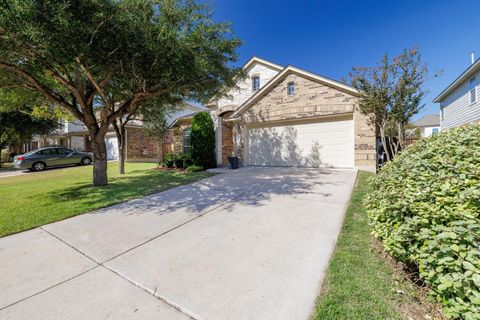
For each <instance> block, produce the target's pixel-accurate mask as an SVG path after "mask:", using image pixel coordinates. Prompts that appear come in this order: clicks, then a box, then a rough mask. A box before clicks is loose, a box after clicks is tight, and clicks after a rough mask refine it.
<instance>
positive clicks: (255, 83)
mask: <svg viewBox="0 0 480 320" xmlns="http://www.w3.org/2000/svg"><path fill="white" fill-rule="evenodd" d="M252 90H253V91H258V90H260V77H259V76H254V77H252Z"/></svg>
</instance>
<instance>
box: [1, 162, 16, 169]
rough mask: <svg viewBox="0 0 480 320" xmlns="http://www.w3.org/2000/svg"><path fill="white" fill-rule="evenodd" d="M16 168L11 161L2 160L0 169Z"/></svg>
mask: <svg viewBox="0 0 480 320" xmlns="http://www.w3.org/2000/svg"><path fill="white" fill-rule="evenodd" d="M15 170H16V169H15V168H14V167H13V162H4V163H2V166H1V167H0V171H15Z"/></svg>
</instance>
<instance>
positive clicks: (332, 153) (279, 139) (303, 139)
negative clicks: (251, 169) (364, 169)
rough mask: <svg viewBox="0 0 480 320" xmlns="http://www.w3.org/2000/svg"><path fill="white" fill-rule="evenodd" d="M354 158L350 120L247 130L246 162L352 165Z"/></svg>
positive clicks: (306, 165) (351, 121)
mask: <svg viewBox="0 0 480 320" xmlns="http://www.w3.org/2000/svg"><path fill="white" fill-rule="evenodd" d="M353 157H354V132H353V120H351V119H349V120H335V121H322V122H311V123H303V124H292V125H283V126H268V127H260V128H257V127H255V128H249V129H248V130H247V163H248V165H256V166H296V167H314V168H316V167H337V168H351V167H353V165H354V160H353Z"/></svg>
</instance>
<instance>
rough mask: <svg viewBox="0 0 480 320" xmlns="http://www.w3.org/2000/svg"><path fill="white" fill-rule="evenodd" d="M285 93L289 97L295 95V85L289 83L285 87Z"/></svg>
mask: <svg viewBox="0 0 480 320" xmlns="http://www.w3.org/2000/svg"><path fill="white" fill-rule="evenodd" d="M287 93H288V95H289V96H293V95H294V94H295V83H293V82H289V83H288V85H287Z"/></svg>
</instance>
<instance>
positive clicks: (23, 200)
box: [0, 163, 211, 237]
mask: <svg viewBox="0 0 480 320" xmlns="http://www.w3.org/2000/svg"><path fill="white" fill-rule="evenodd" d="M108 167H109V168H108V170H109V172H108V175H109V177H110V184H109V185H108V186H105V187H93V186H92V183H91V176H92V167H91V166H84V167H72V168H66V169H61V170H56V169H54V170H48V171H45V172H39V173H35V174H23V175H21V176H15V177H8V178H2V179H0V199H1V200H0V237H2V236H6V235H9V234H12V233H16V232H20V231H24V230H28V229H31V228H34V227H37V226H40V225H44V224H47V223H51V222H54V221H58V220H62V219H65V218H68V217H72V216H75V215H78V214H81V213H85V212H89V211H92V210H95V209H98V208H101V207H105V206H109V205H112V204H115V203H119V202H122V201H126V200H128V199H132V198H136V197H140V196H144V195H148V194H151V193H155V192H159V191H162V190H166V189H169V188H173V187H177V186H180V185H183V184H188V183H191V182H194V181H197V180H199V179H203V178H206V177H208V176H211V174H207V173H203V172H190V173H187V172H170V171H157V170H154V169H153V168H154V167H155V164H153V163H128V164H127V166H126V172H127V173H126V174H125V175H124V176H120V175H118V173H117V164H116V163H109V165H108Z"/></svg>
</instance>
